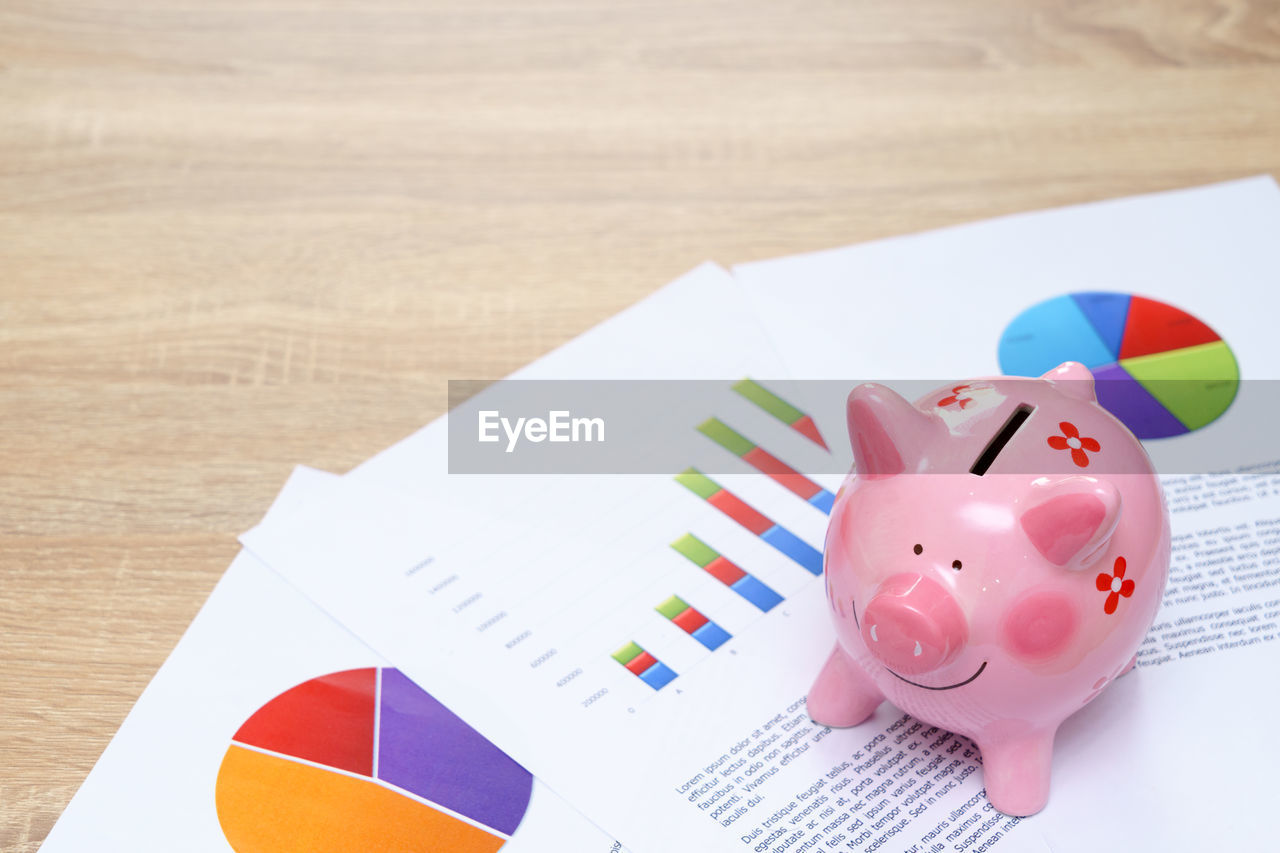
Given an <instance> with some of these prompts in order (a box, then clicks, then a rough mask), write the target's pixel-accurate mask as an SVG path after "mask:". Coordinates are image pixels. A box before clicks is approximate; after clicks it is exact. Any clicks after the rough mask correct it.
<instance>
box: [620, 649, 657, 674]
mask: <svg viewBox="0 0 1280 853" xmlns="http://www.w3.org/2000/svg"><path fill="white" fill-rule="evenodd" d="M657 662H658V659H657V658H655V657H654V656H653V655H651V654H649V653H648V652H641V653H640V654H638V655H636V656H635V657H634V658H632V659H631V663H629V664H627V669H629V670H631V671H632V672H634V673H635V674H636V675H640V674H641V673H643V672H644V671H645V670H646V669H648V668H649V667H651V666H653V665H654V664H655V663H657Z"/></svg>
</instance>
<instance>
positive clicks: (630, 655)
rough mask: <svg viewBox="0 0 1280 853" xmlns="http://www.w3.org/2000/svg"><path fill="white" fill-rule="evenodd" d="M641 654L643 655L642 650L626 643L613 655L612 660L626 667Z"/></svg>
mask: <svg viewBox="0 0 1280 853" xmlns="http://www.w3.org/2000/svg"><path fill="white" fill-rule="evenodd" d="M642 654H644V649H642V648H640V647H639V646H637V645H636V644H635V643H627V644H626V645H625V646H623V647H622V648H620V649H618V650H617V651H616V652H614V653H613V659H614V660H616V661H617V662H618V663H620V664H622V665H623V666H626V665H627V664H629V663H631V662H632V661H633V660H635V659H636V658H638V657H640V655H642Z"/></svg>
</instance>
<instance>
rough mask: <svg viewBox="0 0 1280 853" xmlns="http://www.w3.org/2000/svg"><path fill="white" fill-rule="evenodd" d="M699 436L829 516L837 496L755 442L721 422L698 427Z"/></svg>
mask: <svg viewBox="0 0 1280 853" xmlns="http://www.w3.org/2000/svg"><path fill="white" fill-rule="evenodd" d="M698 432H700V433H702V434H703V435H705V436H706V437H707V438H709V439H711V440H712V441H714V442H715V443H716V444H718V445H720V446H721V447H723V448H724V449H725V450H727V451H729V452H730V453H732V454H733V455H735V456H737V457H738V458H740V459H742V461H744V462H746V463H747V464H748V465H750V466H751V467H752V468H755V469H756V470H757V471H759V472H760V473H761V474H765V475H767V476H768V477H769V478H770V479H772V480H774V481H775V482H777V483H779V484H780V485H782V486H783V487H785V488H786V489H788V490H789V491H791V492H792V493H793V494H795V495H796V496H797V497H800V498H802V499H804V500H805V501H807V502H808V503H809V504H811V505H812V506H815V507H817V508H818V509H820V510H821V511H822V512H825V513H828V514H830V512H831V506H832V504H834V503H835V501H836V496H835V495H833V494H831V492H829V491H827V490H826V489H824V488H822V486H819V485H818V484H817V483H815V482H813V480H810V479H809V478H808V477H806V476H805V475H804V474H801V473H800V472H799V471H797V470H795V469H794V468H792V467H791V466H790V465H788V464H786V463H785V462H783V461H782V460H781V459H779V458H778V457H776V456H774V455H773V454H771V453H769V452H768V451H767V450H765V449H764V448H762V447H760V446H759V445H757V444H756V443H755V442H753V441H751V440H750V439H748V438H746V437H745V436H743V435H742V434H741V433H739V432H737V431H736V430H734V429H733V428H731V427H730V426H729V425H728V424H726V423H725V422H724V421H722V420H720V419H719V418H708V419H707V420H705V421H703V422H702V423H701V424H699V425H698Z"/></svg>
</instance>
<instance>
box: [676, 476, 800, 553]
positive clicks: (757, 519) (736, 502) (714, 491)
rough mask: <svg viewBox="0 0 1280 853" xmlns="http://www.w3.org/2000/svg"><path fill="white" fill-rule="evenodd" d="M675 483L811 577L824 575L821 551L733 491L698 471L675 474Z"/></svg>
mask: <svg viewBox="0 0 1280 853" xmlns="http://www.w3.org/2000/svg"><path fill="white" fill-rule="evenodd" d="M676 481H677V482H678V483H680V485H682V486H684V487H685V488H686V489H688V490H689V491H691V492H693V493H694V494H695V495H697V496H698V497H700V498H702V499H703V500H705V501H706V502H707V503H709V504H711V505H712V506H713V507H715V508H716V509H718V510H720V511H721V512H723V513H724V514H725V515H727V516H729V517H730V518H732V519H733V520H734V521H736V522H738V523H739V524H741V525H742V526H743V527H745V528H746V529H747V530H750V531H751V532H752V533H754V534H755V535H757V536H759V537H760V538H761V539H763V540H764V541H765V542H766V543H768V544H769V545H771V546H773V547H774V548H775V549H776V550H778V551H781V552H782V553H783V554H785V555H786V556H787V557H790V558H791V559H792V560H794V561H795V562H797V563H799V564H800V566H801V567H802V568H804V569H805V570H806V571H808V572H809V573H810V574H812V575H820V574H822V552H820V551H819V550H818V549H817V548H814V547H813V546H812V545H810V544H809V543H808V542H806V541H804V540H803V539H801V538H800V537H799V536H797V535H795V534H794V533H792V532H791V531H790V530H787V529H786V528H785V527H783V526H782V525H781V524H774V522H773V521H772V520H771V519H769V518H768V517H767V516H765V515H763V514H762V513H760V512H758V511H757V510H755V509H753V508H752V507H751V506H750V505H749V504H747V503H745V502H744V501H743V500H742V499H741V498H739V497H738V496H737V495H735V494H733V492H730V491H729V490H728V489H725V488H723V487H722V486H721V485H720V484H719V483H717V482H716V481H715V480H712V479H711V478H710V477H708V476H707V475H706V474H703V473H702V472H701V471H699V470H698V469H697V468H686V469H685V470H684V471H683V472H682V473H680V474H677V475H676Z"/></svg>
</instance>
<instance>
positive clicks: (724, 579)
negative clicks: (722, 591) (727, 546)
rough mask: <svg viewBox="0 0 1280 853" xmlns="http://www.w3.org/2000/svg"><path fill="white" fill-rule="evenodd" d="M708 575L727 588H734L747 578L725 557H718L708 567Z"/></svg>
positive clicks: (745, 574) (744, 573)
mask: <svg viewBox="0 0 1280 853" xmlns="http://www.w3.org/2000/svg"><path fill="white" fill-rule="evenodd" d="M706 571H707V574H709V575H711V577H713V578H715V579H716V580H718V581H720V583H722V584H724V585H725V586H733V585H734V584H735V583H737V582H738V581H740V580H742V579H743V578H745V577H746V576H747V573H746V572H744V571H743V570H742V569H740V568H738V567H737V566H735V565H734V564H733V563H730V562H729V561H728V560H726V559H725V558H724V557H716V558H715V559H714V560H712V561H711V562H710V563H707V565H706Z"/></svg>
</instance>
